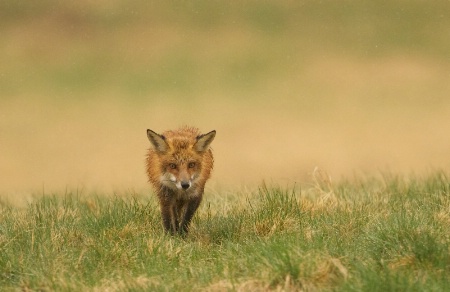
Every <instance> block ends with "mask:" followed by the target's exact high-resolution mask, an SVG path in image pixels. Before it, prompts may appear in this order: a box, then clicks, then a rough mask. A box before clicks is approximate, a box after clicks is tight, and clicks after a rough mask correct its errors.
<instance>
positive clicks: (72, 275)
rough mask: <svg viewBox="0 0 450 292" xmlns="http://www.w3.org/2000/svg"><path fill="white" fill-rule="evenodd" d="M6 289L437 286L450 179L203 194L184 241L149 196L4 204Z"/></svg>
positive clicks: (448, 219)
mask: <svg viewBox="0 0 450 292" xmlns="http://www.w3.org/2000/svg"><path fill="white" fill-rule="evenodd" d="M0 223H1V224H0V287H2V291H17V290H22V291H272V290H273V291H317V290H320V291H444V290H446V289H447V288H448V287H449V285H450V280H449V279H450V277H449V275H450V249H449V246H450V232H449V228H448V226H449V224H450V180H449V177H448V175H446V174H445V173H443V172H436V173H434V174H432V175H429V176H427V177H412V176H410V177H400V176H395V175H392V174H384V175H379V176H378V177H377V178H375V177H372V178H360V179H354V180H352V181H342V182H339V183H336V184H334V183H332V182H331V181H330V180H329V178H328V177H327V175H326V174H324V173H323V172H320V171H317V172H316V173H315V181H314V184H311V185H297V186H293V187H291V188H284V187H277V186H268V185H262V186H261V187H260V188H259V189H255V190H254V191H245V192H244V191H243V192H240V193H237V192H233V193H220V192H217V193H214V192H211V191H210V192H209V193H207V195H206V198H205V201H204V202H203V204H202V206H201V208H200V210H199V212H198V213H197V215H196V216H195V217H194V220H193V225H192V228H191V231H190V234H189V235H188V236H187V237H186V238H182V237H178V236H169V235H166V234H165V233H164V232H163V228H162V224H161V219H160V215H159V211H158V208H157V206H156V205H155V200H154V199H153V197H148V196H144V195H142V194H128V195H122V196H116V197H114V198H111V197H104V196H101V195H98V194H81V193H76V192H67V193H65V194H40V195H36V199H35V201H34V202H32V203H30V204H28V205H27V206H26V207H14V206H11V205H9V204H8V203H6V202H2V204H1V210H0Z"/></svg>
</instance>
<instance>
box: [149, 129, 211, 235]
mask: <svg viewBox="0 0 450 292" xmlns="http://www.w3.org/2000/svg"><path fill="white" fill-rule="evenodd" d="M215 136H216V131H211V132H209V133H207V134H204V135H201V134H200V132H199V130H198V129H196V128H192V127H187V126H185V127H182V128H180V129H178V130H175V131H166V132H164V133H162V134H161V135H160V134H157V133H155V132H153V131H152V130H150V129H147V137H148V139H149V140H150V142H151V144H152V146H153V148H150V149H149V150H148V154H147V174H148V179H149V182H150V183H151V184H152V185H153V187H154V188H155V190H156V192H157V195H158V199H159V204H160V207H161V215H162V221H163V225H164V229H165V230H166V231H167V232H169V233H170V234H175V233H179V234H187V232H188V230H189V224H190V222H191V219H192V217H193V216H194V213H195V211H196V210H197V208H198V206H199V205H200V202H201V201H202V197H203V191H204V188H205V183H206V181H207V180H208V179H209V177H210V175H211V170H212V168H213V163H214V159H213V155H212V151H211V149H210V148H209V145H210V144H211V142H212V141H213V140H214V137H215Z"/></svg>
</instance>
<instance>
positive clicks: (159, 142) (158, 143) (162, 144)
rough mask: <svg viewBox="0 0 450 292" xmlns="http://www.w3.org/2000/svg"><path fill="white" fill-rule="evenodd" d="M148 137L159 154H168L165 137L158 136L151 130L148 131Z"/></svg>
mask: <svg viewBox="0 0 450 292" xmlns="http://www.w3.org/2000/svg"><path fill="white" fill-rule="evenodd" d="M147 137H148V139H149V140H150V142H151V143H152V145H153V147H155V150H156V151H158V152H166V151H167V148H168V146H167V143H166V138H165V137H164V136H163V135H159V134H156V133H155V132H153V131H152V130H150V129H147Z"/></svg>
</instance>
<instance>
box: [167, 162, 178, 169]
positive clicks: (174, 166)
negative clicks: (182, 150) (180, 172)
mask: <svg viewBox="0 0 450 292" xmlns="http://www.w3.org/2000/svg"><path fill="white" fill-rule="evenodd" d="M169 167H170V168H171V169H175V168H177V165H176V164H175V163H170V164H169Z"/></svg>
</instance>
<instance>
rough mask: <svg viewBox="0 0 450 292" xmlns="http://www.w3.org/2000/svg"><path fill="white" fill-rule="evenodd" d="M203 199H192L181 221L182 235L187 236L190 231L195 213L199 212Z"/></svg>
mask: <svg viewBox="0 0 450 292" xmlns="http://www.w3.org/2000/svg"><path fill="white" fill-rule="evenodd" d="M200 202H201V198H195V199H191V200H190V201H189V202H188V204H187V208H186V212H185V213H184V216H183V219H182V221H181V227H180V233H181V234H187V233H188V231H189V224H190V223H191V220H192V217H194V214H195V211H197V209H198V206H199V205H200Z"/></svg>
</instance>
